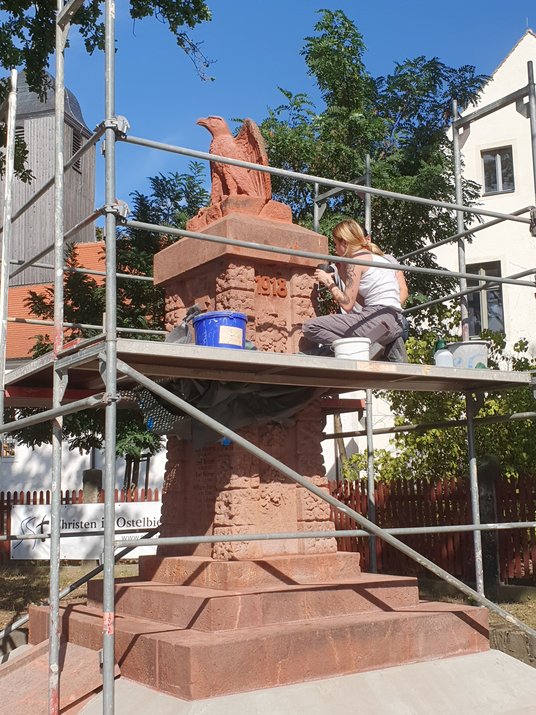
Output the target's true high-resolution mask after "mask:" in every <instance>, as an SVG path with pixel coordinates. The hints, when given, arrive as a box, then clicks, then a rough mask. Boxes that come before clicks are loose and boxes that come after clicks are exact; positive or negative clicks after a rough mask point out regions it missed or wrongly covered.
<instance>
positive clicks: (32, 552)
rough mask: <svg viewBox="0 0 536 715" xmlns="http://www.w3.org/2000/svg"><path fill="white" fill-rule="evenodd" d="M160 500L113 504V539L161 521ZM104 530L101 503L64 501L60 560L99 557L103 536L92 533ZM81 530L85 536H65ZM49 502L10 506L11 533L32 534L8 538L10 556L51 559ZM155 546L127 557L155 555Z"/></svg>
mask: <svg viewBox="0 0 536 715" xmlns="http://www.w3.org/2000/svg"><path fill="white" fill-rule="evenodd" d="M161 508H162V502H120V503H116V505H115V529H116V532H119V531H121V530H123V533H122V534H118V533H116V539H139V538H141V537H142V536H143V535H144V533H145V532H136V533H130V534H127V533H125V532H124V530H125V529H147V531H150V530H151V529H154V528H155V527H157V526H158V525H159V524H160V510H161ZM103 529H104V504H64V505H62V506H61V508H60V532H61V539H60V559H73V560H78V559H99V558H100V557H101V556H102V551H103V547H104V536H103V535H102V534H101V535H99V536H91V534H92V532H96V531H103ZM80 532H84V535H79V536H68V534H69V533H71V534H72V533H78V534H80ZM49 533H50V505H32V504H17V505H16V506H13V507H12V508H11V535H12V536H21V535H25V536H33V537H34V538H30V539H14V540H13V541H11V558H12V559H46V560H48V559H50V539H49V538H46V539H43V538H40V535H41V534H49ZM155 552H156V546H140V547H137V548H136V549H134V550H133V551H131V552H130V553H129V555H128V558H137V557H138V556H140V555H142V554H144V555H145V554H154V553H155Z"/></svg>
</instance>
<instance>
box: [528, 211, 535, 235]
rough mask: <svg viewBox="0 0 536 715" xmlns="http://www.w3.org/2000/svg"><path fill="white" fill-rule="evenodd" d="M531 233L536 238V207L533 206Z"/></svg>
mask: <svg viewBox="0 0 536 715" xmlns="http://www.w3.org/2000/svg"><path fill="white" fill-rule="evenodd" d="M529 231H530V235H531V236H534V237H535V238H536V206H533V207H532V208H531V210H530V224H529Z"/></svg>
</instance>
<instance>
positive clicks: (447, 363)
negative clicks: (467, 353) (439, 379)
mask: <svg viewBox="0 0 536 715" xmlns="http://www.w3.org/2000/svg"><path fill="white" fill-rule="evenodd" d="M434 362H435V364H436V365H437V366H438V367H454V359H453V357H452V353H451V352H450V350H449V349H448V348H447V346H446V345H445V341H444V340H443V339H439V340H438V341H437V343H436V344H435V352H434Z"/></svg>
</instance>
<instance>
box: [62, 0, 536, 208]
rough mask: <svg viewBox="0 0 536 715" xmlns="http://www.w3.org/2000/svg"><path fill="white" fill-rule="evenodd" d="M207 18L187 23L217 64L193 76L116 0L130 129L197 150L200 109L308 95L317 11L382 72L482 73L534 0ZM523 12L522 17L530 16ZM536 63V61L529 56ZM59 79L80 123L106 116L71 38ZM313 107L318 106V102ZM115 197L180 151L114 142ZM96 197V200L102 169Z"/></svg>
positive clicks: (234, 9)
mask: <svg viewBox="0 0 536 715" xmlns="http://www.w3.org/2000/svg"><path fill="white" fill-rule="evenodd" d="M208 5H209V7H210V8H211V10H212V13H213V19H212V21H211V22H210V23H205V24H203V25H201V26H199V27H198V28H196V29H195V30H194V31H193V33H192V35H193V37H194V38H195V39H196V40H198V41H201V42H203V49H204V52H205V54H206V55H207V56H208V57H210V58H211V59H213V60H215V62H214V64H213V65H212V66H211V68H210V70H209V73H210V74H211V75H213V76H214V77H215V79H214V81H213V82H202V81H201V80H200V79H199V77H198V76H197V74H196V71H195V68H194V66H193V64H192V63H191V61H190V60H189V59H188V58H187V57H186V56H185V55H184V53H183V52H181V51H180V50H179V49H178V48H177V46H176V43H175V41H174V38H173V37H172V36H171V33H170V32H169V31H168V30H167V28H166V27H165V26H164V25H162V24H161V23H159V22H158V21H156V20H145V21H143V22H137V23H133V22H132V20H131V19H130V17H129V15H128V7H129V3H128V2H127V1H126V0H119V1H118V2H117V19H116V34H117V48H118V50H117V53H116V73H117V75H116V76H117V84H116V112H117V114H122V115H124V116H126V117H127V119H128V120H129V122H130V125H131V129H130V134H131V135H134V136H139V137H144V138H148V139H153V140H156V141H162V142H166V143H170V144H176V145H179V146H186V147H190V148H192V149H198V150H201V151H207V150H208V145H209V134H208V133H207V131H206V130H205V129H203V128H202V127H198V126H196V124H195V122H196V120H197V119H198V118H199V117H202V116H207V115H208V114H219V115H221V116H224V117H226V118H227V119H229V120H230V119H231V118H233V117H251V118H252V119H254V120H256V121H258V122H260V121H262V120H263V119H264V118H265V117H266V116H267V109H268V107H276V106H277V105H279V104H280V103H281V100H282V95H281V94H280V93H279V91H278V89H277V87H278V86H281V87H283V88H284V89H288V90H290V91H292V92H307V93H309V94H311V96H312V97H313V98H314V99H315V100H317V99H318V93H317V91H316V87H315V86H314V83H313V81H312V79H311V77H309V76H308V75H307V68H306V65H305V62H304V60H303V57H302V56H301V55H300V50H301V48H302V47H303V45H304V38H305V37H306V36H308V35H310V34H313V28H314V24H315V22H316V21H317V19H318V15H317V11H318V9H320V8H328V9H331V10H336V9H341V10H343V11H344V12H345V13H346V14H347V16H348V17H349V18H351V19H352V20H353V21H354V22H355V24H356V26H357V27H358V29H359V30H360V32H361V33H362V35H363V37H364V41H365V44H366V46H367V52H366V55H365V63H366V66H367V69H368V70H369V72H370V73H371V74H372V75H374V76H378V75H383V74H387V73H389V72H391V71H392V70H393V69H394V66H395V63H396V62H402V61H403V60H404V59H406V58H408V57H416V56H418V55H425V56H427V57H438V58H439V59H440V60H441V61H443V62H445V63H446V64H448V65H451V66H454V67H460V66H462V65H466V64H470V65H474V66H475V67H476V69H477V71H478V72H482V73H487V74H490V73H492V72H493V70H494V69H495V68H496V67H497V65H498V64H499V63H500V62H501V61H502V59H503V58H504V57H505V56H506V55H507V54H508V52H509V51H510V50H511V48H512V47H513V45H514V44H515V43H516V42H517V41H518V40H519V39H520V37H521V36H522V35H523V33H524V32H525V30H526V29H527V27H532V28H533V29H536V6H535V5H534V0H510V2H504V1H499V0H469V1H467V0H466V2H459V3H457V5H454V4H450V5H449V4H446V3H439V2H434V0H428V1H426V0H405V2H400V1H395V0H372V1H371V0H369V1H368V2H364V1H363V0H339V1H338V2H331V1H330V0H318V2H315V0H269V1H268V0H208ZM531 12H532V15H531V14H530V13H531ZM535 60H536V58H535ZM66 84H67V86H68V87H69V89H71V90H72V91H73V92H74V93H75V95H76V96H77V98H78V100H79V102H80V104H81V106H82V111H83V114H84V118H85V120H86V123H87V124H88V126H89V127H90V128H93V127H94V126H96V125H97V124H98V123H99V122H100V121H101V120H102V119H103V117H104V59H103V57H102V55H100V54H95V55H93V56H92V57H88V56H87V55H86V54H85V51H84V49H83V47H82V43H81V41H80V39H79V38H78V37H77V36H76V35H73V36H72V37H71V47H70V48H69V49H68V50H67V52H66ZM319 106H320V105H319ZM117 158H118V175H117V195H118V198H121V199H123V200H126V201H127V202H128V201H129V195H130V193H131V192H132V191H134V190H140V191H146V190H147V187H148V183H147V177H149V176H154V175H155V174H158V173H159V172H168V171H186V169H187V159H183V158H181V157H179V156H177V155H172V154H167V153H162V152H156V151H154V150H149V149H144V148H140V147H135V146H132V145H128V146H127V145H123V144H122V145H119V146H118V152H117ZM99 174H100V176H99V179H98V181H97V196H96V203H97V205H102V203H103V178H102V174H103V172H102V166H101V170H100V171H99Z"/></svg>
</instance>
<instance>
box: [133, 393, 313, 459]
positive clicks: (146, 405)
mask: <svg viewBox="0 0 536 715" xmlns="http://www.w3.org/2000/svg"><path fill="white" fill-rule="evenodd" d="M159 384H160V385H161V386H162V387H164V388H165V389H166V390H169V391H170V392H172V393H173V394H175V395H177V396H178V397H181V398H182V399H183V400H185V401H186V402H188V403H189V404H191V405H193V406H194V407H197V409H199V410H201V411H202V412H204V413H205V414H206V415H208V416H209V417H212V418H213V419H215V420H217V421H218V422H221V423H222V424H224V425H225V426H226V427H229V428H230V429H233V430H236V429H239V428H240V427H245V426H248V425H255V424H257V425H259V424H266V423H267V422H277V423H280V424H285V423H288V422H289V420H290V419H291V418H292V416H293V415H295V414H296V413H297V412H299V411H300V410H302V409H303V408H304V407H305V406H306V405H307V404H308V403H309V402H311V401H312V400H314V399H315V398H316V397H319V396H320V395H321V394H323V393H324V392H325V391H326V389H325V388H314V387H294V386H289V385H260V384H257V383H255V384H251V383H242V382H218V381H216V380H191V379H180V380H164V381H159ZM122 397H125V398H126V397H128V398H129V400H131V399H134V400H135V401H136V402H137V403H138V406H139V408H140V410H141V411H142V413H143V416H144V418H145V421H146V423H147V426H148V428H149V429H150V430H152V431H154V432H156V433H157V434H161V435H165V434H174V435H176V436H177V437H179V438H180V439H184V440H189V441H191V442H192V444H193V447H194V448H195V449H200V448H203V447H206V446H208V445H210V444H213V443H214V442H217V441H218V439H219V438H220V435H219V434H218V433H217V432H214V430H211V429H209V428H208V427H205V425H202V424H201V423H199V422H198V421H197V420H194V419H192V418H191V417H189V416H187V415H185V414H184V413H182V412H181V411H180V410H179V408H176V407H175V406H174V405H171V404H170V403H169V402H166V401H165V400H164V399H162V398H160V397H159V396H157V395H154V394H153V393H152V392H150V391H149V390H147V389H146V388H143V387H139V388H134V389H133V390H129V391H124V392H122Z"/></svg>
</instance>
